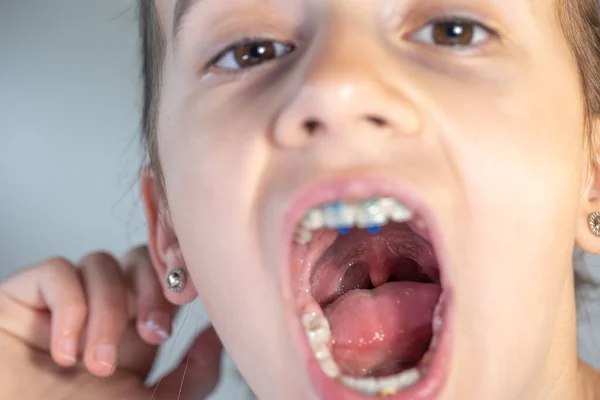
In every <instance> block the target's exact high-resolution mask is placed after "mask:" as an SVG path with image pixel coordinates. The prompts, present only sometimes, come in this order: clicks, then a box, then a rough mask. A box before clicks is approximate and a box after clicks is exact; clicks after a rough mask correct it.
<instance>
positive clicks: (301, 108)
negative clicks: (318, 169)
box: [276, 24, 421, 145]
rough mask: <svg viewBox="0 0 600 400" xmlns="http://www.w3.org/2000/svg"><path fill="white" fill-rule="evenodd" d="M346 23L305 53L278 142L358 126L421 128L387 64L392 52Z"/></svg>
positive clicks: (298, 140)
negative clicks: (301, 76)
mask: <svg viewBox="0 0 600 400" xmlns="http://www.w3.org/2000/svg"><path fill="white" fill-rule="evenodd" d="M348 25H350V24H346V25H345V26H346V27H342V26H340V25H338V26H331V27H330V28H329V29H328V30H327V33H326V34H323V37H321V38H319V39H318V40H319V41H320V43H319V45H320V46H318V47H316V48H314V49H313V50H312V54H309V55H307V59H306V60H305V63H304V65H303V68H305V69H304V71H303V72H304V76H303V80H302V82H301V84H300V85H299V90H297V91H296V92H295V94H294V99H293V101H291V102H290V103H289V105H288V106H287V107H286V109H285V110H284V113H283V115H284V117H283V118H282V120H281V121H280V124H279V125H280V127H279V129H278V132H277V133H276V135H277V136H278V140H279V141H280V142H282V143H284V144H292V143H293V144H295V145H299V144H305V143H307V141H308V140H309V138H311V137H314V136H315V134H316V133H321V134H328V135H332V134H336V133H340V132H344V133H345V134H346V135H350V134H352V133H355V132H357V131H358V128H359V127H360V131H361V132H363V133H364V132H365V129H364V127H367V129H366V131H368V132H369V133H376V132H384V131H385V132H388V133H389V132H393V133H395V134H404V135H414V134H415V133H416V132H417V131H418V130H419V129H420V125H421V121H420V118H419V115H418V113H417V110H416V109H415V107H414V105H412V104H411V103H410V101H409V100H408V99H407V97H406V95H405V94H404V93H403V91H402V80H403V79H402V77H399V76H397V75H398V72H393V70H394V69H393V68H390V67H389V65H390V63H391V62H393V60H391V59H390V57H391V56H390V55H389V54H387V53H386V52H385V50H384V47H383V46H381V45H380V44H379V43H377V41H376V40H377V39H374V38H373V37H369V35H367V34H364V29H362V30H361V29H348V28H347V26H348ZM350 26H351V25H350ZM361 31H362V33H361Z"/></svg>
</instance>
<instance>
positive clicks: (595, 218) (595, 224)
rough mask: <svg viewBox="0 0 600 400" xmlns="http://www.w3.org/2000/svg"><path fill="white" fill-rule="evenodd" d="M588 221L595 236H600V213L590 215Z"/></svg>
mask: <svg viewBox="0 0 600 400" xmlns="http://www.w3.org/2000/svg"><path fill="white" fill-rule="evenodd" d="M588 221H589V223H590V229H591V230H592V232H593V233H594V235H596V236H600V212H595V213H592V214H590V217H589V219H588Z"/></svg>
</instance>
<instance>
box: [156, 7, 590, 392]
mask: <svg viewBox="0 0 600 400" xmlns="http://www.w3.org/2000/svg"><path fill="white" fill-rule="evenodd" d="M259 3H260V7H259V6H257V2H256V1H249V0H231V1H228V2H226V3H225V2H219V1H211V0H206V1H203V2H200V3H199V4H198V5H197V6H196V7H195V8H193V10H192V11H191V13H190V14H189V15H188V16H187V17H186V19H185V23H184V24H183V26H182V27H181V29H180V30H179V34H178V36H177V39H174V38H173V37H172V35H171V34H170V32H172V31H173V26H172V22H171V21H172V19H173V17H172V15H173V13H172V10H173V6H174V2H173V1H161V2H158V9H159V16H160V23H161V25H162V27H163V30H164V31H165V32H167V33H168V34H167V35H166V40H167V51H166V59H165V65H164V74H163V76H162V78H163V83H162V89H161V99H160V104H159V109H160V112H159V118H158V148H159V152H160V167H161V169H162V172H163V174H164V191H163V190H162V187H161V184H160V183H159V182H158V181H157V179H156V178H154V175H153V174H152V173H148V174H147V175H146V176H145V178H144V187H145V198H146V206H147V210H148V216H149V221H150V225H151V232H150V243H151V252H152V255H153V258H154V262H155V264H156V265H157V268H158V271H159V272H160V273H164V271H167V270H168V269H169V268H174V267H181V266H182V265H183V266H185V267H186V268H187V270H188V271H189V273H190V275H191V278H192V280H193V285H190V286H189V287H188V288H187V289H186V292H184V293H182V294H179V295H177V296H174V297H171V298H170V300H172V301H174V302H177V303H183V302H186V301H189V300H190V299H192V298H193V297H194V296H195V295H196V293H197V294H199V295H200V297H201V298H202V300H203V304H204V306H205V307H206V309H207V311H208V313H209V315H210V317H211V319H212V321H213V323H214V326H215V328H216V330H217V332H218V333H219V336H220V337H221V339H222V341H223V343H224V345H225V347H226V348H227V350H228V351H229V353H230V354H231V356H232V357H233V359H234V360H235V362H236V363H237V365H238V367H239V368H240V370H241V372H242V374H243V375H244V377H245V378H246V379H247V380H248V382H249V383H250V385H251V386H252V388H253V389H254V391H255V392H256V393H257V395H258V396H259V397H260V398H261V399H281V398H286V399H311V398H315V396H316V395H315V393H314V391H313V389H312V386H311V384H310V383H309V378H308V376H307V372H306V370H305V368H304V364H303V363H302V362H301V360H300V355H299V353H298V351H297V343H295V342H294V341H293V340H292V337H293V335H292V329H293V327H292V326H291V324H289V323H288V320H289V310H288V307H289V305H288V303H286V301H285V300H284V299H283V297H282V294H281V290H280V284H281V282H280V278H279V275H280V273H279V269H280V268H282V267H281V265H280V257H281V255H282V253H281V252H282V251H283V249H282V248H281V247H282V246H281V245H280V244H281V241H280V237H279V235H280V230H281V224H282V219H283V215H284V213H285V212H286V211H287V209H288V207H289V206H290V204H291V203H292V202H293V201H294V199H295V197H296V196H297V195H298V192H299V191H300V190H301V189H302V188H305V187H307V186H309V185H311V184H314V183H316V182H319V181H320V180H322V179H326V178H332V177H333V178H336V177H362V176H365V174H368V175H369V176H371V177H373V179H377V178H378V177H386V178H390V177H391V178H393V179H397V180H398V181H399V182H404V183H406V184H407V185H409V186H410V187H412V188H413V189H414V190H416V191H417V192H419V193H421V194H422V195H423V197H424V198H425V199H426V202H427V205H428V207H429V208H430V210H431V211H432V213H433V215H434V218H435V219H436V220H437V221H438V222H439V225H440V227H441V232H442V236H443V241H444V245H445V247H446V253H447V254H445V257H444V260H443V262H444V268H445V270H444V273H445V274H446V276H447V279H448V282H449V285H450V287H451V290H452V292H453V295H454V297H453V315H451V319H452V324H453V326H454V327H455V329H454V331H453V336H452V343H451V347H452V359H451V362H450V366H449V368H450V375H449V377H448V381H447V384H446V386H445V388H444V390H443V392H442V394H441V395H440V397H439V398H440V399H444V400H449V399H482V398H485V399H489V400H495V399H498V400H500V399H502V400H513V399H515V400H516V399H546V400H547V399H565V398H575V399H585V398H590V399H591V398H594V397H597V396H598V395H599V394H598V393H600V392H598V390H597V389H598V388H596V387H595V383H594V382H597V381H598V378H597V377H596V376H595V373H594V372H593V371H591V370H590V369H589V368H588V367H586V366H585V365H584V364H582V363H581V362H580V361H579V360H578V357H577V349H576V326H575V301H574V284H573V265H572V259H571V258H572V253H573V247H574V245H575V243H578V244H579V245H580V246H582V247H583V248H584V249H585V250H587V251H594V250H596V249H597V248H598V246H600V239H599V238H597V237H595V236H594V235H593V234H592V233H591V232H590V230H589V229H588V227H587V216H588V215H589V214H590V213H591V212H594V211H599V210H600V202H599V199H598V197H597V195H596V194H597V191H598V189H600V181H599V180H598V179H596V176H597V175H596V174H597V173H598V171H597V166H596V165H591V164H590V163H589V154H590V152H592V153H595V152H596V150H597V149H595V148H591V147H590V145H589V143H590V141H587V140H585V135H586V133H585V129H584V117H583V116H584V102H583V99H582V91H581V88H580V85H579V75H578V69H577V65H576V62H575V60H574V59H573V57H572V56H571V52H570V49H569V47H568V46H567V43H566V41H565V39H564V37H563V35H562V31H561V28H560V26H559V22H558V21H557V19H556V17H555V12H556V10H555V4H554V2H553V1H536V2H530V1H524V0H506V1H502V2H499V1H492V0H477V1H474V0H469V1H466V0H452V1H443V2H442V1H431V2H423V1H404V2H398V1H391V0H375V1H369V2H365V1H359V0H346V1H334V0H329V1H323V0H319V1H316V0H314V1H313V0H288V1H285V2H282V1H261V2H259ZM453 12H465V13H466V15H468V16H469V17H473V18H475V19H478V20H479V21H482V22H484V23H486V24H487V25H488V26H489V27H491V28H493V29H494V30H495V31H496V32H498V36H492V37H490V38H489V40H487V41H485V43H483V44H479V45H478V46H475V48H474V49H472V50H474V51H471V52H466V53H460V52H455V51H453V50H451V49H448V48H440V47H435V46H433V45H431V44H428V43H422V42H417V41H414V40H413V41H411V40H409V37H412V36H411V34H413V33H415V32H418V31H420V29H421V28H423V27H424V26H425V25H427V23H428V22H429V21H430V20H431V19H433V18H434V17H438V16H440V15H445V14H448V13H453ZM461 15H462V14H461ZM402 16H405V18H403V17H402ZM224 20H227V21H228V22H227V23H222V22H219V21H224ZM244 36H260V37H268V38H270V39H275V40H277V41H281V42H291V43H294V44H295V46H296V47H297V49H296V51H295V52H293V53H292V54H290V55H289V56H287V57H282V58H280V59H278V60H274V61H272V62H270V63H267V64H263V65H261V66H259V67H256V68H253V69H252V70H247V71H245V72H241V73H239V74H237V75H231V74H229V75H227V74H225V73H223V71H221V70H215V69H214V68H212V69H209V70H208V71H207V70H206V69H204V66H206V64H207V63H209V61H211V60H212V59H213V58H214V57H216V56H217V55H218V53H219V51H221V50H223V49H224V48H226V47H228V46H229V45H231V44H233V43H234V42H236V41H238V40H240V39H242V38H243V37H244ZM557 77H560V79H557ZM372 115H375V116H377V117H378V118H379V119H380V120H383V121H384V124H383V126H381V125H377V124H374V123H373V122H372V121H370V120H369V119H368V118H367V117H368V116H372ZM311 119H312V120H315V119H316V120H317V121H318V122H319V129H318V132H317V133H316V134H311V133H310V132H309V131H308V130H307V129H306V127H305V123H306V122H307V121H309V120H311ZM595 125H596V123H595V121H592V128H593V130H594V132H593V134H594V135H595ZM332 149H335V151H332ZM590 176H592V179H588V178H589V177H590ZM224 182H226V184H223V183H224ZM232 293H233V294H234V295H232ZM240 332H243V334H240Z"/></svg>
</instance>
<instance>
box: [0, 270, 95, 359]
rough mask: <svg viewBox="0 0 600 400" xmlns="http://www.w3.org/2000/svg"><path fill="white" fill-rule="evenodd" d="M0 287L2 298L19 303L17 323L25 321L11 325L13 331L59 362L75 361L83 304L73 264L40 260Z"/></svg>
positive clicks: (81, 328) (80, 287) (83, 310)
mask: <svg viewBox="0 0 600 400" xmlns="http://www.w3.org/2000/svg"><path fill="white" fill-rule="evenodd" d="M0 290H2V292H3V293H4V295H5V296H6V299H5V301H11V302H12V303H13V305H15V304H18V305H19V306H20V307H16V308H15V310H17V314H19V317H20V318H22V320H20V322H26V324H19V323H15V324H13V327H15V328H16V329H15V330H16V331H19V330H20V331H19V332H12V333H13V334H15V335H16V336H18V337H20V338H21V339H23V340H25V341H26V342H28V343H29V344H32V345H34V346H36V347H39V348H42V349H48V348H50V353H51V355H52V358H53V359H54V361H55V362H56V363H57V364H59V365H62V366H72V365H74V364H75V363H76V361H77V348H78V342H79V339H80V335H81V332H82V330H83V328H84V325H85V321H86V315H87V303H86V299H85V295H84V291H83V288H82V286H81V282H80V280H79V278H78V275H77V272H76V270H75V268H74V266H73V264H71V263H70V262H69V261H68V260H65V259H62V258H56V259H51V260H48V261H45V262H42V263H40V264H38V265H36V266H34V267H32V268H30V269H28V270H25V271H23V272H21V273H19V274H17V275H16V276H14V277H13V278H11V279H9V280H8V281H6V282H5V283H3V284H2V285H0ZM48 312H49V313H50V315H48ZM50 318H51V322H49V319H50ZM15 321H18V320H15ZM19 326H20V328H17V327H19Z"/></svg>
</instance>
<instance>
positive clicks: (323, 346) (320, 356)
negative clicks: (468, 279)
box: [302, 297, 443, 397]
mask: <svg viewBox="0 0 600 400" xmlns="http://www.w3.org/2000/svg"><path fill="white" fill-rule="evenodd" d="M442 318H443V298H441V297H440V300H439V301H438V305H437V307H436V309H435V312H434V317H433V321H432V331H433V337H432V338H431V344H430V346H429V349H428V350H427V352H426V353H425V354H424V355H423V357H422V359H421V361H420V363H419V365H418V366H417V367H416V368H411V369H408V370H405V371H402V372H400V373H398V374H396V375H391V376H387V377H382V378H376V377H367V378H354V377H350V376H345V375H342V373H341V370H340V367H339V366H338V365H337V363H336V362H335V360H334V359H333V356H332V354H331V351H330V349H329V347H328V343H329V342H330V340H331V329H330V327H329V321H327V318H325V316H323V315H320V314H318V313H316V312H313V313H309V314H305V315H303V316H302V325H303V326H304V330H305V332H306V336H307V338H308V342H309V344H310V347H311V349H312V351H313V353H314V354H315V357H316V359H317V362H318V363H319V366H320V368H321V370H322V371H323V372H324V373H325V374H326V375H327V376H328V377H330V378H332V379H338V380H339V381H340V382H341V383H343V384H344V385H345V386H347V387H349V388H350V389H353V390H356V391H358V392H361V393H363V394H367V395H370V396H379V397H386V396H392V395H395V394H397V393H399V392H400V391H402V390H405V389H408V388H410V387H412V386H414V385H415V384H416V383H417V382H419V380H420V379H421V378H422V377H423V375H425V374H427V372H428V368H429V364H430V361H431V359H432V358H433V354H434V352H435V351H436V349H437V346H438V342H439V334H440V332H441V330H442V327H443V319H442Z"/></svg>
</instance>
